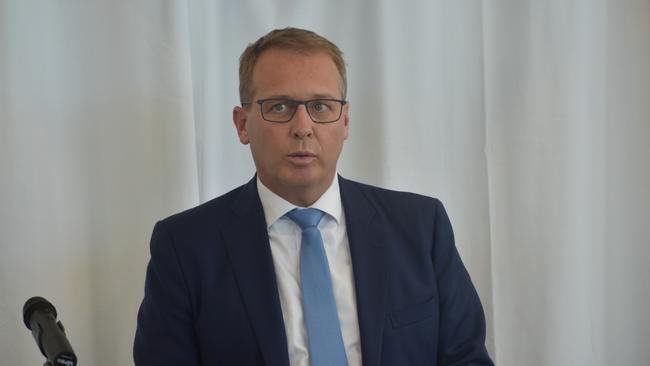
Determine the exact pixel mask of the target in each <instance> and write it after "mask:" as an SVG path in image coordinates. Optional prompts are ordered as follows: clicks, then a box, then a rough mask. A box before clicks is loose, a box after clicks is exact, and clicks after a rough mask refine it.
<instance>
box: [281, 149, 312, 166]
mask: <svg viewBox="0 0 650 366" xmlns="http://www.w3.org/2000/svg"><path fill="white" fill-rule="evenodd" d="M287 158H288V159H289V161H291V162H292V163H294V164H296V165H307V164H309V163H311V162H312V161H314V160H315V159H316V154H314V153H312V152H310V151H296V152H292V153H291V154H288V155H287Z"/></svg>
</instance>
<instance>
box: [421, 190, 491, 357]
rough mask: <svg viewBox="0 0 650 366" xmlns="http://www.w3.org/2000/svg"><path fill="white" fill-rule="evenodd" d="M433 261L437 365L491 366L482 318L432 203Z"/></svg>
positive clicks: (439, 209) (447, 228)
mask: <svg viewBox="0 0 650 366" xmlns="http://www.w3.org/2000/svg"><path fill="white" fill-rule="evenodd" d="M432 260H433V265H434V268H435V271H436V277H437V281H438V292H439V297H440V299H439V300H440V325H439V326H440V329H439V345H438V365H441V366H493V365H494V364H493V363H492V361H491V360H490V356H489V355H488V353H487V350H486V348H485V331H486V326H485V315H484V313H483V307H482V306H481V302H480V300H479V297H478V294H477V293H476V290H475V289H474V285H473V284H472V281H471V279H470V277H469V274H468V273H467V270H466V269H465V266H464V265H463V262H462V261H461V259H460V256H459V254H458V251H457V250H456V246H455V244H454V234H453V231H452V228H451V223H450V222H449V217H448V216H447V213H446V212H445V209H444V207H443V206H442V203H441V202H440V201H438V200H435V218H434V231H433V250H432Z"/></svg>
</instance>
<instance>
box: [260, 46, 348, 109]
mask: <svg viewBox="0 0 650 366" xmlns="http://www.w3.org/2000/svg"><path fill="white" fill-rule="evenodd" d="M341 85H342V81H341V76H340V75H339V72H338V69H337V68H336V65H335V64H334V61H332V58H331V57H330V56H329V55H328V54H327V53H325V52H316V53H313V54H301V53H297V52H291V51H284V50H279V49H269V50H266V51H264V52H262V54H261V55H260V56H259V58H258V60H257V63H256V64H255V68H254V69H253V86H254V88H255V96H256V97H259V98H269V97H279V96H286V97H291V98H295V99H308V98H311V97H316V96H319V97H322V96H329V97H332V98H341V97H342V95H341V90H342V89H341Z"/></svg>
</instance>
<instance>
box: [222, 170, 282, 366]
mask: <svg viewBox="0 0 650 366" xmlns="http://www.w3.org/2000/svg"><path fill="white" fill-rule="evenodd" d="M232 211H233V213H234V215H233V219H232V221H231V222H230V225H229V227H228V228H227V229H225V230H224V232H223V234H224V238H225V240H226V243H227V248H228V254H229V256H230V259H231V262H232V266H233V270H234V272H235V278H236V280H237V285H238V287H239V290H240V292H241V296H242V299H243V302H244V306H245V307H246V310H247V312H248V315H249V317H250V320H251V323H252V326H253V329H254V331H255V334H256V335H257V338H258V340H259V344H260V348H261V351H262V355H263V358H264V361H265V363H266V364H267V365H289V355H288V351H287V341H286V340H287V337H286V334H285V329H284V322H283V319H282V309H281V307H280V298H279V295H278V286H277V283H276V278H275V270H274V267H273V257H272V254H271V248H270V246H269V238H268V233H267V230H266V221H265V219H264V211H263V208H262V204H261V202H260V199H259V196H258V193H257V185H256V179H255V178H253V179H252V180H251V181H250V182H249V183H248V184H247V185H246V186H245V187H244V188H243V190H242V192H241V193H240V195H239V197H238V198H237V199H236V201H235V203H234V204H233V206H232Z"/></svg>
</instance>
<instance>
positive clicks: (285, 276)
mask: <svg viewBox="0 0 650 366" xmlns="http://www.w3.org/2000/svg"><path fill="white" fill-rule="evenodd" d="M257 192H258V193H259V196H260V200H261V201H262V207H263V208H264V217H265V218H266V225H267V230H268V233H269V242H270V244H271V253H272V255H273V265H274V267H275V276H276V279H277V283H278V293H279V295H280V305H281V307H282V316H283V317H284V327H285V330H286V333H287V347H288V350H289V363H290V365H291V366H309V365H310V360H309V343H308V339H307V329H306V328H305V320H304V317H303V311H302V291H301V289H300V242H301V236H302V231H301V230H300V227H299V226H298V225H297V224H296V223H294V222H293V221H291V220H290V219H288V218H287V217H284V214H286V213H287V212H289V211H291V210H293V209H294V208H296V206H295V205H293V204H292V203H290V202H288V201H286V200H285V199H284V198H282V197H280V196H278V195H277V194H275V193H273V192H271V190H269V189H268V188H267V187H266V186H264V184H262V182H261V181H260V180H259V178H257ZM309 207H312V208H317V209H319V210H321V211H323V212H325V213H326V215H324V216H323V219H322V220H321V221H320V223H319V224H318V228H319V229H320V232H321V235H322V237H323V244H324V245H325V253H326V254H327V261H328V263H329V267H330V272H331V274H332V287H333V289H334V298H335V299H336V309H337V311H338V315H339V321H340V323H341V335H342V337H343V344H344V345H345V354H346V355H347V358H348V365H349V366H361V343H360V336H359V321H358V319H357V299H356V295H355V290H354V276H353V273H352V261H351V259H350V244H349V242H348V234H347V230H346V227H345V213H344V212H343V205H342V203H341V194H340V191H339V181H338V177H337V175H335V176H334V181H333V182H332V184H331V185H330V187H329V188H328V189H327V191H325V193H323V195H322V196H321V197H320V198H319V199H318V200H317V201H316V202H315V203H314V204H313V205H311V206H309Z"/></svg>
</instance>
